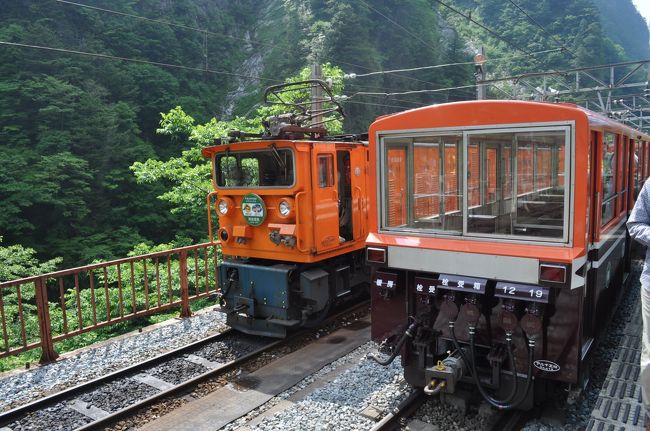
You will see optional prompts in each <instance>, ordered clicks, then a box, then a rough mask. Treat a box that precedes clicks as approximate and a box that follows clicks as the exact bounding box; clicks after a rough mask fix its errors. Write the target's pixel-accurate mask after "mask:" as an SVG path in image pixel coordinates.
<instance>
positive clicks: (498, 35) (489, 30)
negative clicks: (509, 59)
mask: <svg viewBox="0 0 650 431" xmlns="http://www.w3.org/2000/svg"><path fill="white" fill-rule="evenodd" d="M434 1H435V2H436V3H439V4H441V5H442V6H444V7H446V8H447V9H449V10H451V11H452V12H454V13H456V14H457V15H460V16H462V17H463V18H465V19H467V20H469V21H471V22H473V23H474V24H476V25H478V26H479V27H481V28H482V29H483V30H485V31H487V32H488V33H490V34H491V35H492V36H494V37H496V38H497V39H499V40H501V41H502V42H505V43H507V44H508V45H510V46H511V47H513V48H515V49H516V50H517V51H520V52H523V53H524V54H526V55H528V56H532V53H531V52H529V51H526V50H525V49H523V48H520V47H519V46H517V45H515V44H514V43H512V42H511V41H509V40H508V39H506V38H505V37H503V36H501V35H500V34H498V33H497V32H495V31H494V30H492V29H490V28H488V27H487V26H485V25H484V24H481V23H480V22H478V21H476V20H475V19H473V18H472V16H471V15H466V14H464V13H462V12H461V11H459V10H458V9H456V8H454V7H453V6H450V5H448V4H447V3H445V2H443V1H442V0H434Z"/></svg>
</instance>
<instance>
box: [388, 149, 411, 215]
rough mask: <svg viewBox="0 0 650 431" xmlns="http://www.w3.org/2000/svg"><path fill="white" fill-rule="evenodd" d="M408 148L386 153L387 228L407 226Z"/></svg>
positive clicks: (390, 150) (389, 150)
mask: <svg viewBox="0 0 650 431" xmlns="http://www.w3.org/2000/svg"><path fill="white" fill-rule="evenodd" d="M406 157H407V153H406V148H405V147H401V146H400V147H395V148H388V151H387V152H386V166H387V168H388V177H387V178H386V200H385V202H386V203H387V205H386V206H385V208H386V212H387V214H386V226H387V227H398V226H404V225H406V221H407V213H406V211H407V207H406V201H407V199H406V196H407V190H406V184H407V182H406Z"/></svg>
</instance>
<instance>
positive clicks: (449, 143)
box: [408, 135, 463, 232]
mask: <svg viewBox="0 0 650 431" xmlns="http://www.w3.org/2000/svg"><path fill="white" fill-rule="evenodd" d="M462 142H463V138H462V135H451V136H423V137H418V138H415V139H413V141H412V148H413V171H412V175H409V177H410V178H412V184H413V192H412V194H411V196H410V197H411V199H410V200H409V204H410V207H411V208H412V209H413V210H412V212H413V216H412V217H411V218H410V219H409V221H408V227H410V228H416V229H434V230H443V231H452V232H460V231H461V228H462V214H461V208H462V189H461V186H462V182H461V181H460V172H461V171H462V166H460V165H459V164H460V159H461V158H462V157H460V155H461V154H462V147H461V145H462Z"/></svg>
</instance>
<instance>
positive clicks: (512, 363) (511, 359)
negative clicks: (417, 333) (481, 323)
mask: <svg viewBox="0 0 650 431" xmlns="http://www.w3.org/2000/svg"><path fill="white" fill-rule="evenodd" d="M449 330H450V332H451V338H452V341H453V343H454V347H455V348H456V350H458V351H459V352H460V355H461V357H462V358H463V361H465V363H466V364H468V366H469V367H470V370H471V374H472V377H473V378H474V381H475V382H476V385H477V386H478V387H479V390H481V389H483V388H482V386H481V383H480V381H479V377H478V373H477V372H476V366H475V364H474V359H475V358H474V345H473V333H474V332H475V328H473V327H471V326H470V341H471V342H472V343H471V344H470V349H471V350H470V351H471V354H472V357H471V361H468V360H467V356H466V355H465V351H464V350H463V349H461V347H460V344H459V343H458V339H457V338H456V333H455V331H454V322H452V321H450V322H449ZM506 343H507V345H508V349H507V351H508V360H509V362H510V369H511V370H513V375H514V380H513V385H512V388H511V389H510V393H509V394H508V396H507V397H506V399H505V400H497V399H494V398H492V397H491V396H489V395H488V394H487V392H485V391H484V390H481V395H483V398H485V400H486V401H488V402H489V403H490V404H492V405H493V406H495V407H497V408H501V407H498V405H506V404H507V403H510V402H511V401H512V400H514V398H515V396H516V395H517V386H518V382H517V374H516V371H515V358H514V355H513V353H512V344H511V343H512V336H511V335H510V334H506Z"/></svg>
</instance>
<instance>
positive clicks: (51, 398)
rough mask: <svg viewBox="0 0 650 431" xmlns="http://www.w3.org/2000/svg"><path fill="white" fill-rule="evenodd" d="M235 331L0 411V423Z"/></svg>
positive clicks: (214, 336) (158, 362)
mask: <svg viewBox="0 0 650 431" xmlns="http://www.w3.org/2000/svg"><path fill="white" fill-rule="evenodd" d="M233 332H234V331H233V330H232V329H230V328H228V329H226V330H225V331H224V332H220V333H218V334H214V335H211V336H209V337H208V338H204V339H202V340H199V341H195V342H194V343H190V344H187V345H185V346H182V347H178V348H176V349H173V350H170V351H168V352H165V353H162V354H160V355H158V356H154V357H152V358H149V359H146V360H144V361H141V362H138V363H136V364H133V365H129V366H128V367H126V368H122V369H119V370H117V371H114V372H112V373H109V374H105V375H103V376H100V377H97V378H95V379H92V380H88V381H87V382H84V383H80V384H79V385H76V386H72V387H69V388H66V389H64V390H62V391H60V392H57V393H54V394H52V395H48V396H46V397H43V398H39V399H36V400H34V401H31V402H29V403H27V404H23V405H21V406H18V407H14V408H13V409H11V410H7V411H5V412H2V413H0V424H2V423H9V422H12V421H14V420H16V419H17V418H19V417H20V416H23V415H25V414H27V413H30V412H33V411H35V410H39V409H42V408H43V407H45V406H49V405H52V404H55V403H57V402H58V401H60V400H63V399H66V398H70V397H72V396H73V395H76V394H79V393H83V392H86V391H88V390H90V389H92V388H94V387H96V386H99V385H100V384H103V383H106V382H109V381H113V380H117V379H118V378H121V377H124V376H126V375H128V374H133V373H136V372H138V371H140V370H142V369H145V368H147V367H151V366H153V365H157V364H160V363H163V362H165V360H167V359H168V358H170V357H175V356H178V355H181V354H183V353H186V352H188V351H192V350H195V349H197V348H199V347H202V346H204V345H206V344H210V343H212V342H216V341H219V340H220V339H221V338H224V337H226V336H227V335H229V334H231V333H233Z"/></svg>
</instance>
